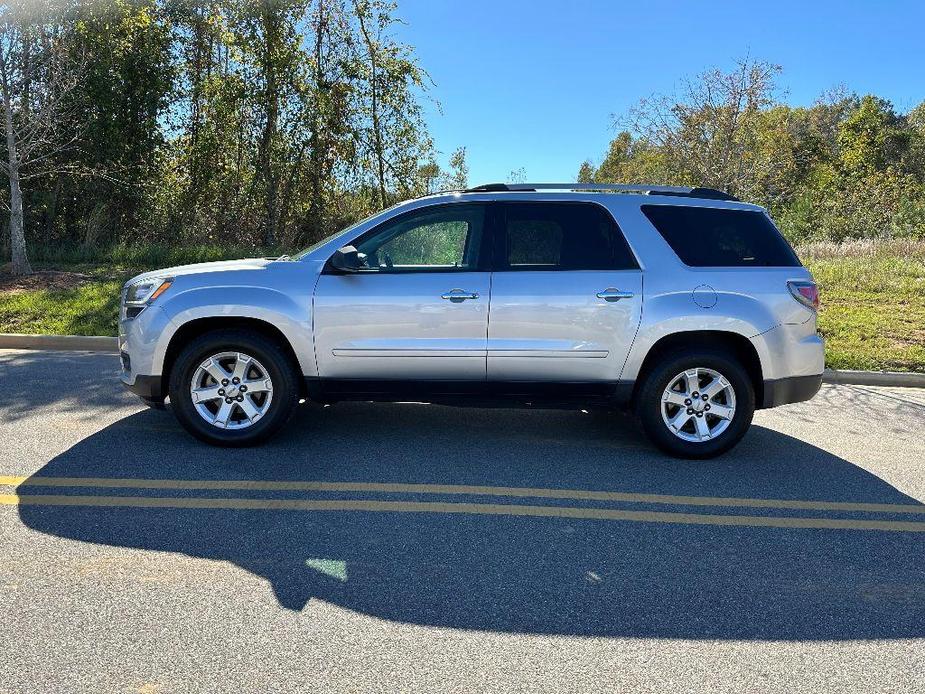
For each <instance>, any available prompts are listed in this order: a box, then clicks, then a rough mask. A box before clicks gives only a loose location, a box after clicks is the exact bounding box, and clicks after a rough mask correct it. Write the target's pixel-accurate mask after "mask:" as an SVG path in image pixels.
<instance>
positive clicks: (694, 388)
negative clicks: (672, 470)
mask: <svg viewBox="0 0 925 694" xmlns="http://www.w3.org/2000/svg"><path fill="white" fill-rule="evenodd" d="M636 405H637V411H638V413H639V416H640V418H641V419H642V425H643V428H644V429H645V431H646V434H648V436H649V438H650V439H651V440H652V442H653V443H655V445H656V446H658V447H659V448H660V449H662V450H663V451H665V452H666V453H669V454H671V455H675V456H679V457H683V458H712V457H714V456H717V455H720V454H721V453H725V452H726V451H728V450H729V449H730V448H732V447H733V446H735V445H736V444H737V443H738V442H739V441H740V440H741V438H742V437H743V436H744V435H745V432H746V431H747V430H748V427H749V425H750V424H751V421H752V415H753V414H754V411H755V390H754V387H753V386H752V382H751V379H750V378H749V376H748V374H747V373H746V371H745V369H744V368H742V366H741V364H740V363H739V362H738V361H737V360H736V359H735V358H734V357H732V356H731V355H729V354H727V353H725V352H722V351H712V350H711V351H708V350H696V351H691V352H686V353H683V352H682V353H674V354H672V355H669V356H667V357H665V358H664V359H662V360H661V361H660V362H659V363H657V364H656V365H655V366H654V368H653V369H651V370H650V371H649V373H648V375H647V376H646V377H645V379H644V381H643V383H642V385H641V388H640V390H639V395H638V399H637V403H636Z"/></svg>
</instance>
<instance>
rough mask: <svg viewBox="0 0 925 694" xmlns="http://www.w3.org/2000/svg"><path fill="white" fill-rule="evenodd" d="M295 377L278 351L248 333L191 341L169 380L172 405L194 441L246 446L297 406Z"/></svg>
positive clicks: (273, 429) (270, 342) (217, 334)
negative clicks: (195, 439)
mask: <svg viewBox="0 0 925 694" xmlns="http://www.w3.org/2000/svg"><path fill="white" fill-rule="evenodd" d="M298 392H299V391H298V381H297V373H296V369H295V368H294V366H293V364H292V363H291V359H290V358H289V357H288V355H287V354H286V352H285V351H284V350H283V349H282V347H281V346H280V345H279V344H277V343H276V342H275V341H273V340H271V339H268V338H267V337H265V336H263V335H261V334H259V333H256V332H251V331H247V330H217V331H213V332H210V333H206V334H204V335H202V336H200V337H198V338H196V339H195V340H193V341H192V342H191V343H190V344H189V345H187V347H186V348H185V349H184V350H183V351H182V352H181V353H180V355H179V356H178V357H177V360H176V362H175V363H174V366H173V369H172V371H171V374H170V403H171V407H172V409H173V411H174V413H175V414H176V416H177V419H178V420H179V421H180V424H182V425H183V427H184V428H185V429H186V430H187V431H189V432H190V433H191V434H192V435H193V436H195V437H196V438H198V439H201V440H203V441H206V442H207V443H211V444H214V445H219V446H248V445H252V444H255V443H259V442H261V441H263V440H265V439H266V438H268V437H269V436H271V435H272V434H274V433H275V432H276V431H278V430H279V429H280V428H281V427H282V426H283V425H284V424H285V423H286V422H287V421H288V420H289V417H290V416H291V415H292V412H293V410H294V409H295V406H296V404H297V402H298Z"/></svg>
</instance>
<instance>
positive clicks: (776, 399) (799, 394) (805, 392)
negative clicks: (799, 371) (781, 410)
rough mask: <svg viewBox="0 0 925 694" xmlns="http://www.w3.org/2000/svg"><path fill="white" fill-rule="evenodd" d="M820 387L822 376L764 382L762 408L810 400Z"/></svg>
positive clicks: (791, 377)
mask: <svg viewBox="0 0 925 694" xmlns="http://www.w3.org/2000/svg"><path fill="white" fill-rule="evenodd" d="M821 387H822V374H819V375H818V376H790V377H789V378H778V379H776V380H773V381H765V382H764V398H763V400H762V403H761V407H762V408H767V407H778V406H780V405H789V404H790V403H793V402H803V401H804V400H809V399H811V398H812V397H813V396H814V395H815V394H816V393H818V392H819V389H820V388H821Z"/></svg>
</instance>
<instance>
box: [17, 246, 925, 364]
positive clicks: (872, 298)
mask: <svg viewBox="0 0 925 694" xmlns="http://www.w3.org/2000/svg"><path fill="white" fill-rule="evenodd" d="M798 252H799V254H800V257H801V258H802V259H803V262H804V263H805V264H806V266H807V267H808V268H809V269H810V270H811V271H812V273H813V275H814V277H815V278H816V281H817V282H818V283H819V285H820V288H821V292H822V309H821V311H820V313H819V329H820V331H821V332H822V334H823V335H824V336H825V339H826V364H827V365H828V366H830V367H831V368H836V369H862V370H875V371H876V370H889V371H920V372H925V242H922V241H918V242H914V241H896V242H869V241H867V242H854V243H844V244H829V243H820V244H811V245H807V246H803V247H801V248H799V249H798ZM199 254H200V253H198V252H197V254H196V255H199ZM201 254H202V255H207V256H208V258H207V259H209V260H213V259H218V258H217V257H216V256H218V255H219V254H218V252H217V251H210V252H209V253H208V254H207V253H205V252H202V253H201ZM231 255H235V256H237V257H240V255H241V254H240V253H238V254H231ZM115 257H119V258H120V259H122V260H129V261H131V260H132V259H133V258H134V259H139V260H140V259H144V260H146V261H148V262H146V263H145V264H144V265H141V266H136V265H135V264H134V263H131V264H130V265H122V264H119V263H118V262H115ZM172 259H173V258H172ZM177 259H178V258H177ZM151 260H152V258H151V255H150V253H148V254H146V253H145V252H142V251H138V252H134V251H130V250H123V251H121V252H119V253H118V254H114V257H113V259H111V260H110V261H109V263H107V264H106V265H99V264H95V265H93V264H77V265H73V264H67V265H64V264H62V263H47V262H46V263H37V264H36V266H37V267H36V269H39V270H50V269H57V270H61V271H67V272H68V273H74V276H73V277H71V278H70V281H65V280H67V279H68V278H62V277H61V276H60V275H54V276H52V275H48V276H47V277H48V280H47V282H45V286H42V282H43V276H41V275H40V276H39V277H38V278H36V279H35V280H34V281H33V282H32V283H31V284H30V285H28V286H20V285H16V284H11V283H10V282H9V278H7V281H6V282H4V281H3V279H2V277H0V332H6V333H14V332H18V333H31V334H39V333H47V334H59V335H116V334H117V331H118V325H117V314H118V302H119V290H120V288H121V286H122V284H123V282H125V280H126V279H128V278H129V277H131V276H132V275H133V274H136V273H138V272H142V271H144V270H145V269H150V268H151V267H152V264H150V261H151ZM158 265H159V264H153V266H155V267H156V266H158ZM33 285H35V286H33Z"/></svg>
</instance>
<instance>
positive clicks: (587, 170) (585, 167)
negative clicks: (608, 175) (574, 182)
mask: <svg viewBox="0 0 925 694" xmlns="http://www.w3.org/2000/svg"><path fill="white" fill-rule="evenodd" d="M594 174H595V169H594V164H593V163H592V162H591V160H590V159H586V160H585V161H583V162H581V166H580V167H578V182H579V183H594Z"/></svg>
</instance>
